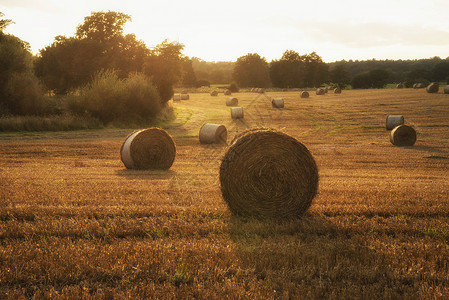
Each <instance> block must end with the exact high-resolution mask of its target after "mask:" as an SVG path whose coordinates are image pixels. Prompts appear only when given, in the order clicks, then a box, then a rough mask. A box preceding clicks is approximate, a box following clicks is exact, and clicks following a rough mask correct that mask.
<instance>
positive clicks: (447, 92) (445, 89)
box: [443, 85, 449, 94]
mask: <svg viewBox="0 0 449 300" xmlns="http://www.w3.org/2000/svg"><path fill="white" fill-rule="evenodd" d="M443 92H444V93H445V94H449V85H446V86H445V87H444V90H443Z"/></svg>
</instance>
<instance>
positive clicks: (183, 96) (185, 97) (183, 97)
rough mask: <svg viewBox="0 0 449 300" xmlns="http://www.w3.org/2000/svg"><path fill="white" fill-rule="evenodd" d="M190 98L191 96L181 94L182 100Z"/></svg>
mask: <svg viewBox="0 0 449 300" xmlns="http://www.w3.org/2000/svg"><path fill="white" fill-rule="evenodd" d="M189 99H190V96H189V94H181V100H189Z"/></svg>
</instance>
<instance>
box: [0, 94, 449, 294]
mask: <svg viewBox="0 0 449 300" xmlns="http://www.w3.org/2000/svg"><path fill="white" fill-rule="evenodd" d="M299 94H300V93H299V91H289V92H267V93H266V94H265V95H261V94H254V93H243V92H242V93H236V94H234V95H233V96H234V97H237V98H238V99H239V105H241V106H242V107H243V108H244V114H245V118H244V119H243V120H232V119H231V117H230V108H229V107H226V105H225V101H226V98H227V96H224V95H223V94H220V95H219V96H218V97H211V96H210V95H209V94H208V93H207V94H206V93H193V94H190V100H185V101H182V102H175V103H172V104H171V105H173V107H174V110H175V113H176V119H175V120H174V121H172V122H170V123H168V124H167V126H166V130H167V131H168V132H169V133H170V134H171V135H172V137H173V139H174V140H175V143H176V146H177V154H176V158H175V162H174V164H173V166H172V167H171V169H170V170H168V171H136V170H127V169H125V167H124V165H123V163H122V162H121V160H120V147H121V145H122V143H123V142H124V140H125V138H126V136H127V135H128V134H129V133H130V132H131V131H132V130H131V129H130V130H125V129H104V130H95V131H77V132H65V133H33V134H6V133H2V134H0V154H1V155H0V186H1V190H0V298H2V299H21V298H33V297H34V298H36V299H47V298H76V299H79V298H82V299H91V298H92V299H113V298H117V299H122V298H133V299H135V298H157V299H176V298H178V299H179V298H182V299H192V298H199V299H298V298H300V299H301V298H306V299H321V298H325V299H360V298H362V299H366V298H372V299H379V298H386V299H397V298H405V299H415V298H420V299H428V298H430V299H439V298H441V299H444V298H449V95H445V94H443V93H442V92H440V93H439V94H428V93H426V92H425V90H423V89H420V90H416V89H397V90H396V89H395V90H393V89H391V90H348V91H346V90H344V91H343V93H342V94H332V93H329V94H326V95H323V96H317V95H315V93H314V92H313V93H312V92H311V93H310V98H308V99H301V98H300V96H299ZM275 97H283V98H284V99H285V108H283V109H275V108H272V107H271V102H270V100H269V99H270V98H275ZM389 114H401V115H404V117H405V124H407V125H411V126H413V127H414V128H415V130H416V131H417V133H418V138H417V142H416V144H415V145H414V146H413V147H395V146H393V145H392V144H391V143H390V141H389V137H388V131H386V130H385V118H386V116H387V115H389ZM206 122H212V123H220V124H224V125H225V126H226V127H227V128H228V143H229V142H230V141H231V140H232V138H233V137H234V136H235V135H236V134H237V133H239V132H241V131H243V130H245V129H246V128H252V127H272V128H275V129H279V130H281V131H283V132H285V133H287V134H290V135H292V136H294V137H296V138H297V139H298V140H299V141H301V142H302V143H303V144H304V145H306V146H307V147H308V149H309V150H310V151H311V152H312V154H313V155H314V157H315V160H316V162H317V165H318V168H319V175H320V183H319V193H318V195H317V197H316V198H315V199H314V201H313V203H312V206H311V207H310V209H309V210H308V212H307V213H306V215H304V216H303V217H302V218H301V219H299V220H293V221H282V220H279V222H268V221H267V222H263V221H255V220H249V219H239V218H235V217H233V216H231V214H230V213H229V211H228V209H227V206H226V203H225V202H224V200H223V199H222V197H221V192H220V183H219V180H218V172H219V166H220V162H221V158H222V157H223V155H224V153H225V151H226V149H227V146H219V145H200V144H199V141H198V132H199V129H200V127H201V125H202V124H203V123H206ZM242 171H244V170H242Z"/></svg>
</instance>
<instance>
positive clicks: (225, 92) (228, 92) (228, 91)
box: [224, 90, 232, 96]
mask: <svg viewBox="0 0 449 300" xmlns="http://www.w3.org/2000/svg"><path fill="white" fill-rule="evenodd" d="M224 94H225V95H226V96H229V95H231V94H232V93H231V90H225V91H224Z"/></svg>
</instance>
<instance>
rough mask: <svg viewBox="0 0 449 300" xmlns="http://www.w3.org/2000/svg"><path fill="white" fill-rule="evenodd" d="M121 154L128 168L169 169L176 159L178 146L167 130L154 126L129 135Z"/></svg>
mask: <svg viewBox="0 0 449 300" xmlns="http://www.w3.org/2000/svg"><path fill="white" fill-rule="evenodd" d="M120 155H121V160H122V162H123V164H124V165H125V167H126V168H128V169H141V170H142V169H144V170H148V169H162V170H167V169H169V168H170V167H171V165H172V164H173V161H174V160H175V155H176V146H175V142H174V141H173V139H172V137H171V136H170V135H169V134H168V133H167V132H166V131H165V130H163V129H160V128H155V127H153V128H148V129H143V130H137V131H134V132H133V133H131V134H130V135H128V137H127V138H126V140H125V142H124V143H123V144H122V147H121V149H120Z"/></svg>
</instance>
